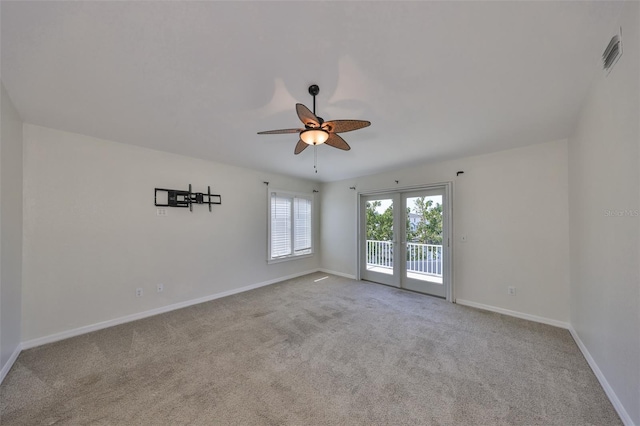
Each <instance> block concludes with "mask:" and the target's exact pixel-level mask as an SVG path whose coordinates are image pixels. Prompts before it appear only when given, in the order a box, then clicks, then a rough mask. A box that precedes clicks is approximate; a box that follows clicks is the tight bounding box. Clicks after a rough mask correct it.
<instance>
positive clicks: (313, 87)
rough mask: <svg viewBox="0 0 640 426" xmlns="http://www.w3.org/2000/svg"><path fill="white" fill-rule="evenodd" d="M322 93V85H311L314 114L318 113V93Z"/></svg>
mask: <svg viewBox="0 0 640 426" xmlns="http://www.w3.org/2000/svg"><path fill="white" fill-rule="evenodd" d="M318 93H320V87H318V85H317V84H312V85H311V86H309V94H310V95H311V96H313V115H316V95H317V94H318Z"/></svg>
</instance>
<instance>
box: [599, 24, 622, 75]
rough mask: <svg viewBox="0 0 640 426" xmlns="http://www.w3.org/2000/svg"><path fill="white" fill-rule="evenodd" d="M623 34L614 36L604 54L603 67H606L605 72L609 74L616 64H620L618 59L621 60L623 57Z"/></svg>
mask: <svg viewBox="0 0 640 426" xmlns="http://www.w3.org/2000/svg"><path fill="white" fill-rule="evenodd" d="M621 34H622V31H621V32H620V33H618V34H616V35H615V36H613V38H612V39H611V41H610V42H609V45H608V46H607V48H606V49H605V50H604V53H603V54H602V66H603V67H604V70H605V71H607V73H608V72H609V71H611V69H612V68H613V66H614V65H615V64H616V62H618V59H620V56H622V36H621Z"/></svg>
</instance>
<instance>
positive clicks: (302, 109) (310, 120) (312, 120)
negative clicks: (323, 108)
mask: <svg viewBox="0 0 640 426" xmlns="http://www.w3.org/2000/svg"><path fill="white" fill-rule="evenodd" d="M296 112H297V113H298V117H300V121H302V122H303V123H304V125H305V126H308V127H320V120H318V117H316V115H315V114H314V113H312V112H311V111H310V110H309V108H307V107H306V106H304V105H302V104H296Z"/></svg>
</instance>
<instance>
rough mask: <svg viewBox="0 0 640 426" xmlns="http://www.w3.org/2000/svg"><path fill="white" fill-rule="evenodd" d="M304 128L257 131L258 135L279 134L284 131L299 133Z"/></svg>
mask: <svg viewBox="0 0 640 426" xmlns="http://www.w3.org/2000/svg"><path fill="white" fill-rule="evenodd" d="M303 130H304V129H280V130H266V131H264V132H258V134H259V135H281V134H284V133H300V132H301V131H303Z"/></svg>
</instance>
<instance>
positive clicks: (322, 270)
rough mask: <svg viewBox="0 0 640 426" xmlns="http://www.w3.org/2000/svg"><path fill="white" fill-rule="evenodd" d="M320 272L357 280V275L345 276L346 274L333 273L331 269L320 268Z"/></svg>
mask: <svg viewBox="0 0 640 426" xmlns="http://www.w3.org/2000/svg"><path fill="white" fill-rule="evenodd" d="M318 272H324V273H325V274H331V275H337V276H339V277H344V278H351V279H352V280H355V279H356V276H355V275H351V274H345V273H344V272H338V271H332V270H330V269H324V268H320V269H318Z"/></svg>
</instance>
